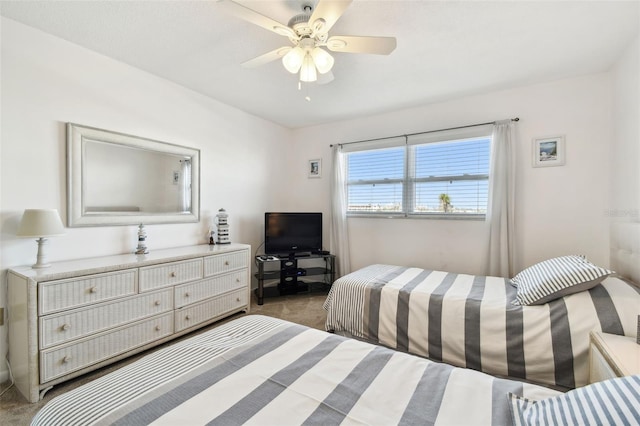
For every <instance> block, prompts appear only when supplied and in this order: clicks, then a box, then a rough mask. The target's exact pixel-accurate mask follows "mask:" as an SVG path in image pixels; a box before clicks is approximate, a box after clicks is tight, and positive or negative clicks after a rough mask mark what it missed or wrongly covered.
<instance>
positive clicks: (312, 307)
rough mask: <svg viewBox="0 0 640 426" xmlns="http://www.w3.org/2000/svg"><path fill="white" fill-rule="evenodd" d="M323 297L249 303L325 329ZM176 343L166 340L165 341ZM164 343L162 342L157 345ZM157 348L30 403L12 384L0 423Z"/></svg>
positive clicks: (1, 401) (24, 420) (24, 419)
mask: <svg viewBox="0 0 640 426" xmlns="http://www.w3.org/2000/svg"><path fill="white" fill-rule="evenodd" d="M325 299H326V294H322V293H315V294H313V293H311V294H300V295H295V296H284V297H274V298H267V299H265V301H264V304H263V305H261V306H259V305H257V304H256V300H255V297H254V299H253V300H252V303H251V312H250V314H259V315H268V316H272V317H276V318H282V319H285V320H288V321H291V322H295V323H298V324H304V325H306V326H309V327H313V328H317V329H319V330H324V323H325V320H326V317H327V315H326V312H325V310H324V309H322V304H323V303H324V301H325ZM242 315H246V314H236V315H234V316H232V317H230V318H228V319H226V320H223V321H220V322H217V323H215V324H212V325H210V326H208V327H205V328H203V329H201V330H198V331H196V332H194V333H191V334H189V335H187V336H184V337H182V338H188V337H190V336H193V335H194V334H195V333H201V332H203V331H206V330H210V329H212V328H215V327H217V326H219V325H220V324H223V323H225V322H227V321H229V320H231V319H233V318H238V317H240V316H242ZM171 343H175V341H173V342H169V343H167V344H171ZM160 347H163V346H160ZM158 349H159V348H154V349H150V350H149V351H146V352H143V353H142V354H138V355H135V356H133V357H131V358H128V359H126V360H123V361H120V362H117V363H115V364H113V365H111V366H109V367H105V368H102V369H100V370H97V371H94V372H92V373H89V374H86V375H84V376H81V377H78V378H76V379H73V380H70V381H68V382H65V383H62V384H60V385H57V386H54V388H53V389H51V390H50V391H49V392H47V394H46V395H45V396H44V398H43V399H42V400H41V401H40V402H38V403H35V404H30V403H28V402H27V400H26V399H24V397H23V396H22V395H21V394H20V392H18V390H17V389H16V388H15V387H11V388H10V389H9V390H7V392H6V393H5V394H4V395H2V397H0V425H3V426H4V425H28V424H29V423H30V422H31V419H32V418H33V416H34V415H35V414H36V413H37V412H38V410H39V409H40V408H42V407H43V406H44V404H46V403H47V402H48V401H50V400H51V399H52V398H53V397H55V396H57V395H60V394H62V393H65V392H67V391H69V390H71V389H73V388H75V387H78V386H80V385H82V384H84V383H87V382H89V381H91V380H94V379H96V378H98V377H101V376H104V375H105V374H107V373H109V372H111V371H114V370H116V369H118V368H120V367H122V366H123V365H126V364H129V363H131V362H133V361H135V360H137V359H139V358H141V357H142V356H144V355H147V354H149V353H150V352H153V351H155V350H158ZM9 385H10V383H4V384H2V385H1V386H0V393H1V392H2V391H4V390H5V389H6V388H7V387H8V386H9Z"/></svg>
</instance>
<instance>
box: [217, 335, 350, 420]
mask: <svg viewBox="0 0 640 426" xmlns="http://www.w3.org/2000/svg"><path fill="white" fill-rule="evenodd" d="M342 342H344V339H341V338H339V337H336V336H333V335H330V336H328V337H327V338H326V339H324V340H323V341H322V342H320V343H319V344H318V345H317V346H316V347H314V348H313V349H311V350H310V351H308V352H307V353H305V354H303V355H302V356H301V357H300V358H298V359H296V360H295V361H294V362H292V363H291V364H289V365H287V366H284V367H283V368H282V370H280V371H278V372H277V373H275V374H274V375H272V376H271V377H270V378H269V379H267V380H266V381H265V382H264V383H263V384H261V385H260V386H258V387H257V388H256V389H254V390H253V391H251V392H250V393H248V394H247V395H246V396H245V397H244V398H242V399H241V400H240V401H238V402H237V403H236V404H234V405H233V406H232V407H230V408H229V409H228V410H226V411H225V412H223V413H221V414H220V415H219V416H217V417H216V418H215V419H213V420H212V421H210V422H209V423H208V424H209V425H223V426H224V425H241V424H243V423H245V422H246V421H247V420H249V419H250V418H251V417H253V416H254V415H255V414H256V413H257V412H258V411H260V410H261V409H262V408H263V407H264V406H265V405H267V404H269V403H270V402H271V401H272V400H273V399H275V398H276V397H277V396H278V395H280V394H281V393H282V392H284V391H285V389H286V386H290V385H291V384H292V383H293V382H295V381H296V380H298V379H299V378H300V376H302V375H303V374H304V373H306V372H307V371H308V370H309V369H311V368H312V367H313V366H314V365H316V364H317V363H318V362H320V361H321V360H322V359H323V358H325V357H326V356H327V355H328V354H329V353H331V351H333V350H334V349H335V348H336V347H337V346H338V345H339V344H340V343H342Z"/></svg>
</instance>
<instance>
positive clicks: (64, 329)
mask: <svg viewBox="0 0 640 426" xmlns="http://www.w3.org/2000/svg"><path fill="white" fill-rule="evenodd" d="M70 328H71V326H70V325H69V324H62V326H60V330H62V331H67V330H68V329H70Z"/></svg>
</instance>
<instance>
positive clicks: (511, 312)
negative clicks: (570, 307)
mask: <svg viewBox="0 0 640 426" xmlns="http://www.w3.org/2000/svg"><path fill="white" fill-rule="evenodd" d="M504 286H505V292H506V303H507V307H506V316H505V317H506V334H507V342H506V344H507V374H508V375H509V376H510V377H518V378H520V379H524V378H526V377H527V371H526V368H525V363H524V313H523V307H522V306H518V305H514V304H513V303H512V302H513V301H514V300H516V293H517V291H518V290H517V289H516V288H515V287H514V286H512V285H511V283H510V281H509V279H506V278H505V280H504Z"/></svg>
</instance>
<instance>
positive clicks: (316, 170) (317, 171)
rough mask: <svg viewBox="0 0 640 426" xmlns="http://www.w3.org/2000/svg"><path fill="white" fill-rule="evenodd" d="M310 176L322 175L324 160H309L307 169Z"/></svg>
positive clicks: (317, 176)
mask: <svg viewBox="0 0 640 426" xmlns="http://www.w3.org/2000/svg"><path fill="white" fill-rule="evenodd" d="M307 170H308V173H309V177H310V178H319V177H321V176H322V160H309V168H308V169H307Z"/></svg>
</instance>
